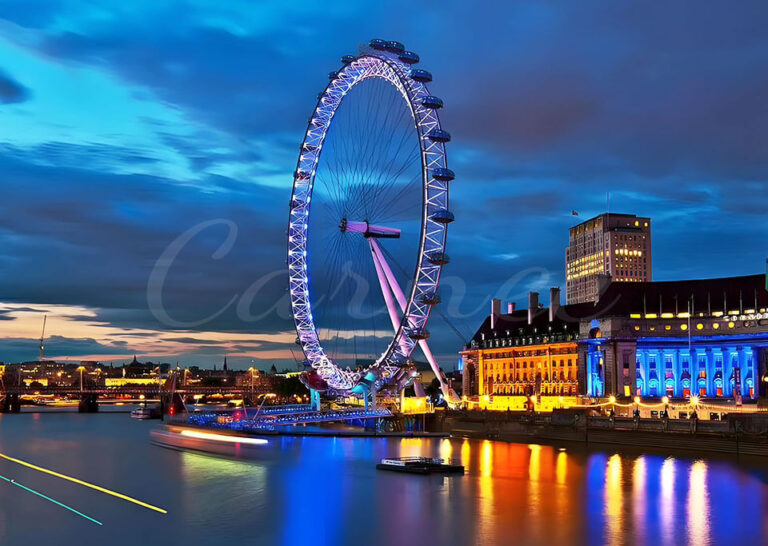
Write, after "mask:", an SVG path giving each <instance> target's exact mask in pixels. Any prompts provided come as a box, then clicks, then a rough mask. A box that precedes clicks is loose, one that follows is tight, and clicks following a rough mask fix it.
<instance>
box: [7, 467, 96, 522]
mask: <svg viewBox="0 0 768 546" xmlns="http://www.w3.org/2000/svg"><path fill="white" fill-rule="evenodd" d="M0 480H5V481H6V482H8V483H10V484H11V485H15V486H16V487H20V488H21V489H23V490H24V491H28V492H29V493H32V494H33V495H37V496H38V497H40V498H42V499H45V500H47V501H48V502H52V503H53V504H55V505H57V506H61V507H62V508H66V509H67V510H69V511H70V512H73V513H75V514H77V515H78V516H80V517H81V518H85V519H87V520H88V521H92V522H93V523H96V524H97V525H104V524H103V523H101V522H100V521H98V520H95V519H93V518H92V517H90V516H86V515H85V514H83V513H82V512H80V511H78V510H75V509H74V508H72V507H71V506H67V505H66V504H64V503H63V502H59V501H57V500H56V499H52V498H51V497H49V496H48V495H44V494H43V493H40V492H39V491H35V490H34V489H32V488H31V487H27V486H26V485H22V484H20V483H19V482H17V481H15V480H12V479H10V478H6V477H5V476H0Z"/></svg>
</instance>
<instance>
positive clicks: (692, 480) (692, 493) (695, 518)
mask: <svg viewBox="0 0 768 546" xmlns="http://www.w3.org/2000/svg"><path fill="white" fill-rule="evenodd" d="M688 482H689V485H688V502H687V511H688V526H687V531H688V544H691V545H692V546H701V545H702V544H709V543H710V537H709V518H710V513H709V492H708V491H707V465H706V463H704V462H703V461H696V462H695V463H693V464H692V465H691V469H690V471H689V474H688ZM724 500H725V501H726V502H728V500H727V499H724Z"/></svg>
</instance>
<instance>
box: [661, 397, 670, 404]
mask: <svg viewBox="0 0 768 546" xmlns="http://www.w3.org/2000/svg"><path fill="white" fill-rule="evenodd" d="M661 401H662V402H663V403H664V404H669V396H663V397H662V398H661Z"/></svg>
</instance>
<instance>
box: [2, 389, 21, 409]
mask: <svg viewBox="0 0 768 546" xmlns="http://www.w3.org/2000/svg"><path fill="white" fill-rule="evenodd" d="M20 411H21V398H20V397H19V395H18V394H6V395H5V396H4V397H3V398H2V399H0V413H19V412H20Z"/></svg>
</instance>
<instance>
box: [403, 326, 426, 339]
mask: <svg viewBox="0 0 768 546" xmlns="http://www.w3.org/2000/svg"><path fill="white" fill-rule="evenodd" d="M405 335H407V336H408V337H409V338H411V339H415V340H422V339H429V330H427V329H426V328H409V329H407V330H406V331H405Z"/></svg>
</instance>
